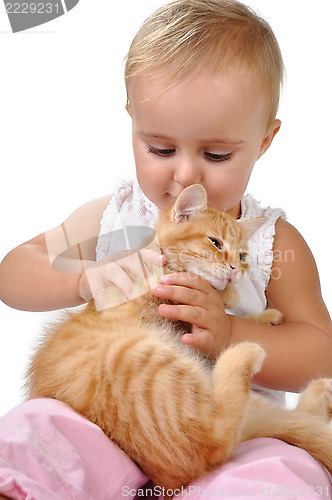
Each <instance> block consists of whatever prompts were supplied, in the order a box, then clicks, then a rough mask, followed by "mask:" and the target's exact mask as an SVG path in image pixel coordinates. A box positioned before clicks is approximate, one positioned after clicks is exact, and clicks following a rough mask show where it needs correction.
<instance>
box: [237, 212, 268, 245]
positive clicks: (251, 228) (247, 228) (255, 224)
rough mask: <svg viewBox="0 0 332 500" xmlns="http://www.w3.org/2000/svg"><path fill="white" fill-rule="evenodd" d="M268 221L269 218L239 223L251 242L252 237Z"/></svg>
mask: <svg viewBox="0 0 332 500" xmlns="http://www.w3.org/2000/svg"><path fill="white" fill-rule="evenodd" d="M267 220H268V218H267V217H256V218H255V219H249V220H245V221H243V222H239V224H240V226H241V229H242V230H243V232H244V234H245V235H246V238H247V240H249V239H250V238H251V236H252V235H253V234H255V233H256V231H258V229H259V228H260V227H262V225H263V224H265V222H266V221H267Z"/></svg>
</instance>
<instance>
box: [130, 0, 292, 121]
mask: <svg viewBox="0 0 332 500" xmlns="http://www.w3.org/2000/svg"><path fill="white" fill-rule="evenodd" d="M234 65H236V66H238V67H240V68H241V67H244V68H246V69H248V70H249V72H250V74H251V76H252V77H253V78H254V81H255V84H256V82H257V85H258V86H260V88H261V89H262V91H263V92H265V95H266V96H267V98H268V102H269V110H268V113H269V116H268V122H271V121H273V120H274V118H275V116H276V113H277V110H278V106H279V99H280V88H281V85H282V81H283V73H284V65H283V60H282V55H281V51H280V48H279V45H278V42H277V40H276V37H275V35H274V33H273V31H272V29H271V27H270V26H269V24H268V23H267V22H266V21H265V20H264V19H262V18H261V17H259V16H258V15H257V14H256V13H254V12H253V11H252V10H251V9H250V8H249V7H247V6H245V5H244V4H242V3H240V2H237V1H236V0H174V1H172V2H171V3H169V4H167V5H165V6H163V7H161V8H159V9H158V10H157V11H156V12H154V13H153V14H152V15H151V16H150V17H149V18H148V19H147V20H146V21H145V22H144V23H143V25H142V26H141V28H140V30H139V31H138V33H137V34H136V36H135V38H134V39H133V42H132V44H131V46H130V49H129V52H128V55H127V60H126V67H125V79H126V86H127V90H128V85H129V82H130V81H131V80H132V78H133V77H136V76H141V75H146V74H147V75H151V74H152V73H153V72H155V71H156V70H166V71H167V73H168V74H169V75H170V76H171V78H172V80H174V81H176V80H181V79H183V78H185V77H187V76H189V75H191V74H193V73H194V72H196V71H201V70H202V69H203V70H204V69H209V70H211V71H212V72H217V71H219V70H224V69H226V68H228V67H233V66H234Z"/></svg>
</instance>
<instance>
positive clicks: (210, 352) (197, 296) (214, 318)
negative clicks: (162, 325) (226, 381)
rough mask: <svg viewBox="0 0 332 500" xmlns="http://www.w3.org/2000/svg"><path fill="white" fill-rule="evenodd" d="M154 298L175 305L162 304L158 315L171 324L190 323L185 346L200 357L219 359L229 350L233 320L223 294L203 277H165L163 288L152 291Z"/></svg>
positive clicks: (190, 275)
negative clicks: (222, 296)
mask: <svg viewBox="0 0 332 500" xmlns="http://www.w3.org/2000/svg"><path fill="white" fill-rule="evenodd" d="M153 293H154V295H156V296H157V297H160V298H162V299H165V300H166V299H167V300H170V301H172V302H174V305H173V304H171V305H169V304H161V305H160V306H159V313H160V314H161V315H162V316H165V317H166V318H169V319H171V320H175V321H176V320H180V321H185V322H188V323H191V324H192V325H193V326H192V330H191V333H188V334H185V335H183V337H182V340H183V342H184V343H185V344H187V345H190V346H192V347H194V348H195V349H197V350H198V351H199V352H200V353H201V354H203V355H205V356H208V357H210V358H216V357H217V356H218V355H219V354H220V352H221V351H222V350H223V349H224V348H225V347H227V346H228V343H229V339H230V320H229V317H228V316H227V314H226V313H225V307H224V303H223V300H222V298H221V295H220V292H218V291H217V290H216V289H215V288H213V287H212V286H211V285H210V283H209V282H208V281H207V280H206V279H205V278H202V277H201V276H197V275H193V274H191V273H178V274H174V275H169V274H168V275H165V276H164V277H163V278H162V284H160V285H158V286H156V287H155V288H154V289H153Z"/></svg>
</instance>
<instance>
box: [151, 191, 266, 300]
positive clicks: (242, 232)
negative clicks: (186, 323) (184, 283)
mask: <svg viewBox="0 0 332 500" xmlns="http://www.w3.org/2000/svg"><path fill="white" fill-rule="evenodd" d="M263 222H264V219H263V218H260V219H252V220H250V221H246V222H241V223H239V222H238V221H237V220H236V219H234V217H232V216H231V215H229V214H227V213H226V212H220V211H218V210H215V209H213V208H209V207H208V200H207V194H206V191H205V189H204V188H203V186H201V185H200V184H193V185H192V186H189V187H188V188H186V189H184V190H183V191H182V193H181V194H180V196H179V197H178V199H177V200H176V202H175V204H174V205H173V206H172V207H170V208H167V209H165V210H163V211H162V212H161V215H160V218H159V221H158V223H157V224H156V231H157V235H158V239H159V244H160V246H161V248H162V251H163V253H164V254H165V255H166V256H167V258H168V267H169V269H170V271H171V272H181V271H187V272H192V273H195V274H199V275H201V276H203V277H204V278H206V279H207V280H208V281H209V282H210V284H211V285H212V286H213V287H214V288H216V289H217V290H223V289H224V288H225V287H226V286H227V284H229V283H230V282H231V281H233V280H234V278H235V277H236V276H237V275H238V274H239V273H242V272H244V271H245V269H246V268H247V262H246V257H247V240H248V238H249V237H250V236H251V235H252V234H253V233H254V232H255V231H256V230H257V229H258V227H260V226H261V225H262V223H263Z"/></svg>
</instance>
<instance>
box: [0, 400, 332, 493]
mask: <svg viewBox="0 0 332 500" xmlns="http://www.w3.org/2000/svg"><path fill="white" fill-rule="evenodd" d="M147 480H148V478H147V477H146V476H145V475H144V474H143V473H142V472H141V471H140V469H139V468H138V467H137V466H136V465H135V464H134V463H133V462H131V461H130V460H129V459H128V457H127V456H126V455H125V454H124V453H123V452H122V451H121V450H119V449H118V448H117V446H115V445H114V444H113V443H111V442H110V441H109V440H108V439H107V438H106V436H105V435H104V434H103V433H102V431H101V430H100V429H99V428H98V427H96V426H95V425H94V424H92V423H91V422H89V421H88V420H86V419H84V418H82V417H81V416H79V415H78V414H76V413H75V412H74V411H72V410H71V409H70V408H69V407H67V406H66V405H64V404H62V403H60V402H58V401H54V400H47V399H35V400H31V401H27V402H25V403H23V404H21V405H19V406H18V407H16V408H14V409H13V410H11V411H10V412H9V413H8V414H7V415H5V416H3V417H1V418H0V494H2V495H7V496H8V497H9V498H12V499H20V500H21V499H27V500H69V499H76V500H88V499H89V500H91V499H94V500H120V499H122V498H123V499H125V498H134V497H135V494H136V495H137V498H141V497H142V496H143V494H142V489H141V488H142V486H143V485H144V484H145V483H146V482H147ZM152 493H154V494H155V495H156V496H158V495H160V493H161V491H160V489H158V488H157V487H155V488H153V487H151V488H150V489H148V490H147V491H146V498H153V497H152ZM174 494H175V495H176V498H178V497H185V498H187V497H189V498H191V499H198V498H200V499H202V500H203V499H206V498H228V499H234V498H235V499H238V500H245V499H248V498H252V499H256V500H258V499H260V500H262V498H264V497H265V498H270V497H272V498H281V499H282V498H287V499H304V498H310V499H318V498H321V499H325V500H330V499H332V490H331V483H330V476H329V474H328V473H327V471H326V470H325V469H324V468H323V467H322V466H321V465H320V464H319V463H317V462H316V461H315V460H314V459H313V458H312V457H311V456H310V455H308V454H307V453H306V452H304V451H303V450H300V449H298V448H295V447H292V446H289V445H287V444H285V443H283V442H282V441H278V440H276V439H255V440H252V441H248V442H245V443H241V444H240V445H239V446H238V447H237V448H236V450H235V453H234V456H233V458H232V460H230V461H229V462H228V463H227V464H225V465H223V466H222V467H220V468H218V469H217V470H216V471H214V472H213V473H212V474H210V475H208V476H206V477H204V478H201V479H200V480H199V481H195V482H194V483H192V484H191V485H189V486H187V488H184V489H183V491H175V492H174Z"/></svg>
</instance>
